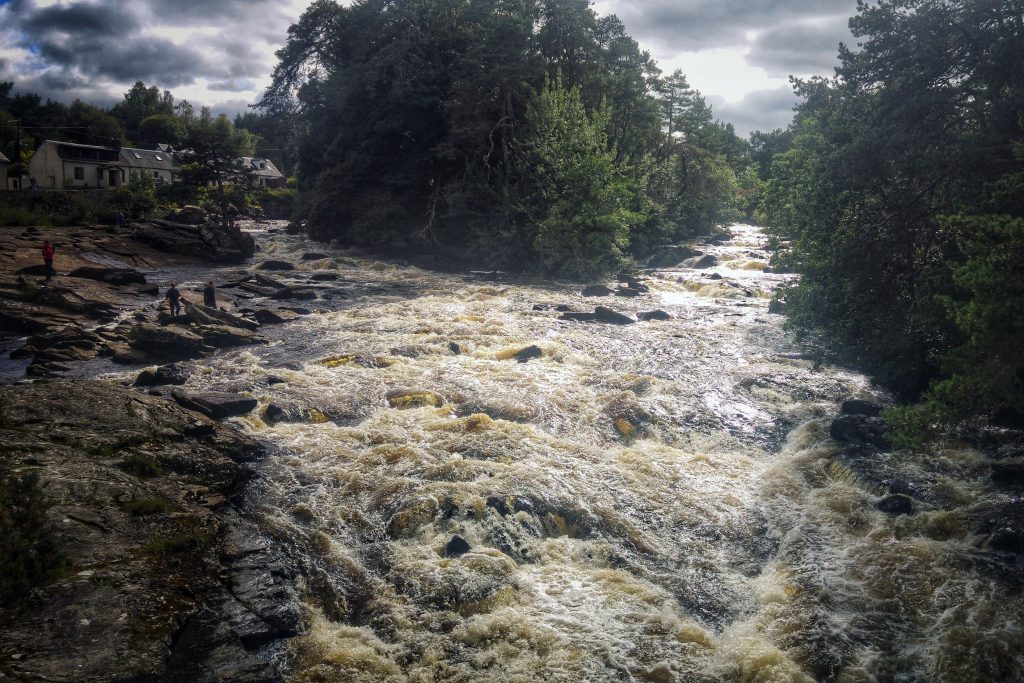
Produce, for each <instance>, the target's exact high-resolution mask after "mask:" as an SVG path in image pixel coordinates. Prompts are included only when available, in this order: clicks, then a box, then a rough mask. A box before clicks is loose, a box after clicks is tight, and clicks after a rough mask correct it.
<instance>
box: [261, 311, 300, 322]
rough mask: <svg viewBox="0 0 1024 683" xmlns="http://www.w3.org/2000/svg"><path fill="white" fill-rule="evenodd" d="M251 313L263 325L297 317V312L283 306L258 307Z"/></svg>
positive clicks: (289, 320) (288, 320) (287, 320)
mask: <svg viewBox="0 0 1024 683" xmlns="http://www.w3.org/2000/svg"><path fill="white" fill-rule="evenodd" d="M253 315H254V316H255V317H256V320H258V321H259V322H260V323H261V324H263V325H280V324H281V323H287V322H291V321H292V320H295V319H296V318H298V317H299V314H298V313H296V312H294V311H289V310H287V309H283V308H277V309H270V308H260V309H257V310H256V312H255V313H253Z"/></svg>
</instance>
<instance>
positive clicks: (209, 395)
mask: <svg viewBox="0 0 1024 683" xmlns="http://www.w3.org/2000/svg"><path fill="white" fill-rule="evenodd" d="M171 396H173V397H174V400H175V401H177V402H178V404H179V405H181V406H183V407H185V408H188V409H189V410H194V411H196V412H198V413H202V414H203V415H206V416H207V417H211V418H213V419H215V420H223V419H224V418H226V417H235V416H237V415H246V414H248V413H251V412H252V411H253V409H254V408H255V407H256V399H254V398H249V397H247V396H239V395H238V394H228V393H223V392H219V391H202V392H199V391H196V392H190V391H182V390H180V389H175V390H173V391H171Z"/></svg>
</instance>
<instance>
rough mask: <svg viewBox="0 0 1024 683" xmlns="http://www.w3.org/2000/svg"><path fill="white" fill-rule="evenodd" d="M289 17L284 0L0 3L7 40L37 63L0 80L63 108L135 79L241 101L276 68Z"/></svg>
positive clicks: (5, 71)
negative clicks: (198, 87)
mask: <svg viewBox="0 0 1024 683" xmlns="http://www.w3.org/2000/svg"><path fill="white" fill-rule="evenodd" d="M287 12H288V9H287V7H286V6H285V5H283V4H282V3H281V2H279V1H278V0H132V2H125V1H124V0H88V1H86V0H71V1H69V2H65V3H62V4H59V5H51V6H48V7H41V6H39V5H38V4H37V2H35V1H34V0H12V2H9V3H6V4H3V3H2V2H0V24H3V26H0V35H3V36H4V39H5V40H7V42H9V43H16V44H17V45H18V46H19V47H21V48H23V49H25V50H28V51H29V52H30V53H31V55H32V57H31V59H30V60H29V61H30V62H31V64H18V65H15V64H8V65H6V66H5V67H3V68H0V77H6V78H8V79H11V78H14V80H16V82H17V87H18V89H19V90H22V89H28V88H29V83H32V85H33V86H34V87H35V86H42V87H45V88H46V89H45V91H42V90H40V94H45V95H47V96H53V97H55V98H57V99H68V98H69V97H70V96H71V93H72V92H74V93H75V94H76V95H80V94H81V93H82V92H83V91H87V90H88V89H89V87H90V84H91V87H92V89H93V90H94V91H95V97H93V98H87V99H97V98H102V97H103V95H105V94H107V93H109V92H111V91H112V90H113V89H121V88H124V87H127V86H130V85H131V84H132V83H134V82H135V81H137V80H142V81H144V82H145V83H146V84H147V85H156V86H157V87H159V88H166V89H174V88H176V87H179V86H184V85H189V84H192V83H195V82H196V80H197V79H208V80H210V81H212V82H213V83H214V87H213V88H212V89H213V90H224V91H229V92H242V91H244V90H250V89H252V88H253V87H255V85H256V84H255V83H254V80H255V79H260V78H262V77H265V76H267V75H268V74H269V73H270V72H271V70H272V69H273V66H274V63H275V57H274V51H275V50H276V49H277V48H279V47H280V46H281V45H282V44H283V43H284V40H285V37H286V35H287V29H288V26H289V25H290V24H291V23H292V22H293V21H294V20H295V18H296V17H293V16H289V15H288V13H287ZM200 27H202V31H201V32H197V33H196V34H195V40H188V39H187V35H188V32H189V31H191V30H197V31H198V29H199V28H200ZM164 28H175V29H178V31H179V32H181V30H182V29H184V32H185V35H186V39H185V40H180V42H176V41H179V38H178V36H177V35H174V36H173V37H174V38H175V40H174V41H172V40H169V39H167V38H166V37H164V34H161V33H160V29H164ZM211 28H212V29H213V31H212V32H211V31H210V29H211ZM211 33H212V35H211ZM12 38H13V40H12ZM61 88H64V89H65V90H66V91H67V95H65V96H62V93H61Z"/></svg>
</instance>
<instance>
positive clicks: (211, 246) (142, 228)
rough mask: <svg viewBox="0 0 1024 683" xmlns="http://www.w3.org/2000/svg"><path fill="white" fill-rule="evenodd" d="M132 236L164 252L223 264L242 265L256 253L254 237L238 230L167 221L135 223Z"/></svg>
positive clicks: (211, 224)
mask: <svg viewBox="0 0 1024 683" xmlns="http://www.w3.org/2000/svg"><path fill="white" fill-rule="evenodd" d="M131 236H132V237H133V238H135V239H136V240H138V241H140V242H143V243H144V244H148V245H150V246H151V247H154V248H156V249H159V250H161V251H167V252H171V253H174V254H184V255H187V256H194V257H196V258H201V259H205V260H207V261H216V262H222V263H241V262H242V261H244V260H245V259H247V258H250V257H251V256H252V255H253V254H254V253H255V252H256V241H255V240H254V239H253V237H252V235H250V234H249V233H247V232H242V231H241V230H239V229H238V228H237V227H230V226H224V225H220V224H213V223H204V224H201V225H189V224H186V223H177V222H173V221H165V220H153V221H148V222H144V223H134V224H132V233H131Z"/></svg>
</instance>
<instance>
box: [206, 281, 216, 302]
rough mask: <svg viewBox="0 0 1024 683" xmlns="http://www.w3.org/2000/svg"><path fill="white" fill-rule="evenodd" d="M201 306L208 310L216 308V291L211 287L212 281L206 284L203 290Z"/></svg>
mask: <svg viewBox="0 0 1024 683" xmlns="http://www.w3.org/2000/svg"><path fill="white" fill-rule="evenodd" d="M203 305H204V306H207V307H209V308H217V290H216V289H215V288H214V286H213V280H210V281H209V282H207V283H206V289H204V290H203Z"/></svg>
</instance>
